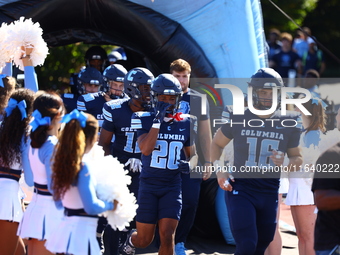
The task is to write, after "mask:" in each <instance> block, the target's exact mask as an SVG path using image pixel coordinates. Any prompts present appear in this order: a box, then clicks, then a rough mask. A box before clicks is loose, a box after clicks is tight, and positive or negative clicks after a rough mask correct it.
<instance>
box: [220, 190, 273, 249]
mask: <svg viewBox="0 0 340 255" xmlns="http://www.w3.org/2000/svg"><path fill="white" fill-rule="evenodd" d="M225 199H226V203H227V208H228V216H229V221H230V227H231V231H232V234H233V237H234V239H235V242H236V251H235V255H252V254H254V255H260V254H261V255H263V254H264V251H265V250H266V248H267V247H268V245H269V243H270V242H271V241H272V240H273V238H274V233H275V228H276V212H277V206H278V194H277V193H261V192H256V191H255V192H254V191H253V190H252V191H244V190H233V191H232V192H226V196H225Z"/></svg>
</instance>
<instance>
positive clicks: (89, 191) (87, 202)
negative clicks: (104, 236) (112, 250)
mask: <svg viewBox="0 0 340 255" xmlns="http://www.w3.org/2000/svg"><path fill="white" fill-rule="evenodd" d="M90 169H93V168H90V167H89V163H84V162H83V166H82V168H81V170H80V172H79V174H78V180H77V181H76V182H75V183H76V184H74V185H72V186H71V188H69V189H68V190H67V191H66V192H65V194H64V196H63V198H62V203H63V206H64V207H65V217H64V218H63V221H62V222H61V224H60V226H59V227H58V228H57V229H56V230H55V231H54V232H53V234H52V236H51V238H50V239H48V240H47V242H46V248H47V249H48V250H49V251H50V252H52V253H65V254H73V255H83V254H91V255H100V254H101V251H100V248H99V244H98V242H97V238H96V232H97V231H96V229H97V224H98V216H97V215H98V214H100V213H102V212H105V211H108V210H113V207H114V205H113V203H112V202H105V201H102V200H100V199H98V198H97V195H96V191H95V186H96V182H95V179H94V178H93V177H91V173H90Z"/></svg>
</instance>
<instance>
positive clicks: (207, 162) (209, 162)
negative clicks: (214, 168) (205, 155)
mask: <svg viewBox="0 0 340 255" xmlns="http://www.w3.org/2000/svg"><path fill="white" fill-rule="evenodd" d="M204 164H211V165H212V164H213V162H211V161H205V162H204Z"/></svg>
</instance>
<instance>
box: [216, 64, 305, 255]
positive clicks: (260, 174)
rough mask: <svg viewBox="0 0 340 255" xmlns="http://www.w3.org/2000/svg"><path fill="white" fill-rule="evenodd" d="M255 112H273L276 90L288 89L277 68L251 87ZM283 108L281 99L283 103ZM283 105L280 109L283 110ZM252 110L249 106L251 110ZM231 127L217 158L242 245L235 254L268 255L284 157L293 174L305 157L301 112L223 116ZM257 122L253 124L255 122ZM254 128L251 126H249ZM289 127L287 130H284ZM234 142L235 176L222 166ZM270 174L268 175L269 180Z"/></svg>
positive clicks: (222, 134)
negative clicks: (225, 151) (225, 150)
mask: <svg viewBox="0 0 340 255" xmlns="http://www.w3.org/2000/svg"><path fill="white" fill-rule="evenodd" d="M249 86H251V87H252V91H253V92H252V95H248V96H252V99H253V106H254V108H255V109H257V110H268V109H271V108H272V105H273V100H276V99H273V90H274V89H276V90H280V88H282V87H283V82H282V78H281V76H280V75H279V74H278V73H277V72H275V71H274V70H273V69H271V68H261V69H259V70H258V71H257V72H256V73H255V74H254V75H253V76H252V77H251V80H250V83H249ZM278 101H279V103H280V97H278ZM278 105H280V104H278ZM248 107H249V105H248ZM223 116H224V117H225V120H226V124H224V125H223V126H222V127H221V128H220V129H218V131H217V132H216V134H215V137H214V138H213V141H212V146H211V157H212V160H213V162H214V167H215V169H217V170H219V171H217V177H218V184H219V186H220V187H221V188H222V189H223V190H225V191H228V192H226V204H227V208H228V215H229V220H230V226H231V231H232V234H233V237H234V239H235V242H236V252H235V254H247V255H249V254H263V253H264V251H265V249H266V248H267V246H268V245H269V243H270V242H271V241H272V240H273V237H274V232H275V228H276V210H277V207H278V188H279V178H280V172H281V170H282V168H281V167H282V163H283V159H284V154H287V156H288V158H289V165H288V167H287V168H286V169H287V170H294V169H299V167H300V165H301V163H302V156H301V151H300V148H299V147H298V145H299V140H300V132H301V120H300V117H299V115H298V113H296V112H289V111H287V115H286V116H282V115H281V111H280V110H279V109H277V110H275V111H274V113H272V114H267V115H262V116H258V115H255V114H253V113H252V112H251V111H250V110H249V108H248V109H246V110H245V112H244V115H234V114H233V111H232V109H231V108H229V107H227V108H226V109H225V111H224V112H223ZM250 120H251V122H249V121H250ZM249 123H251V124H249ZM282 123H284V125H283V124H282ZM232 139H234V166H233V168H232V169H233V173H232V176H233V177H231V176H230V173H229V172H228V171H227V170H228V169H225V168H224V166H223V165H222V164H221V163H220V162H219V158H220V155H221V152H222V150H223V148H224V147H225V146H226V145H227V144H228V143H229V142H230V141H231V140H232ZM266 171H268V174H265V173H266Z"/></svg>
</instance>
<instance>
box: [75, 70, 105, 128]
mask: <svg viewBox="0 0 340 255" xmlns="http://www.w3.org/2000/svg"><path fill="white" fill-rule="evenodd" d="M103 84H104V79H103V76H102V74H101V73H100V72H99V71H98V70H97V69H95V68H93V67H87V68H86V69H84V70H83V71H82V72H80V73H79V77H78V91H79V94H80V95H81V96H79V97H78V101H77V109H78V110H79V111H83V112H87V113H90V114H92V115H93V116H94V117H95V118H96V119H97V120H98V122H99V127H101V126H102V124H103V120H104V118H103V115H102V109H103V105H104V104H105V103H106V102H107V100H110V99H109V98H108V99H106V97H105V93H104V92H103V91H100V87H101V86H103Z"/></svg>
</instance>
